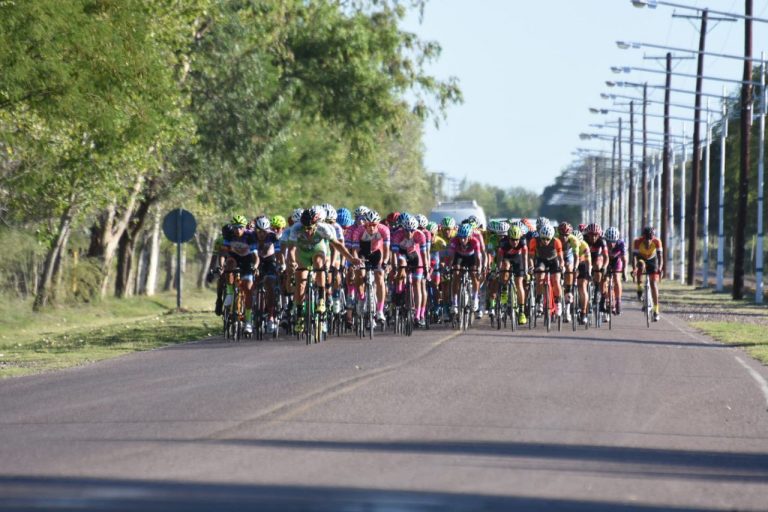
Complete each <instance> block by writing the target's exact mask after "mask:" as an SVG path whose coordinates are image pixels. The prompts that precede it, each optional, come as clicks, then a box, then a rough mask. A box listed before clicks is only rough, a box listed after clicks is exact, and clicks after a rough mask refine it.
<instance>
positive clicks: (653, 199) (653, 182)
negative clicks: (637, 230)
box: [643, 156, 656, 226]
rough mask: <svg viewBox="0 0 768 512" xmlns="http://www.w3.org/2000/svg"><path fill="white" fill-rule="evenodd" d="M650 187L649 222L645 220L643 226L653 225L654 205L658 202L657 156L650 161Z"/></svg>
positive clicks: (648, 187)
mask: <svg viewBox="0 0 768 512" xmlns="http://www.w3.org/2000/svg"><path fill="white" fill-rule="evenodd" d="M646 188H647V189H648V219H647V222H643V226H648V225H653V218H654V213H655V212H654V211H653V207H654V205H655V204H656V157H655V156H652V157H651V158H650V161H649V162H648V183H647V184H646Z"/></svg>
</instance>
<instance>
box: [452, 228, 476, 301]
mask: <svg viewBox="0 0 768 512" xmlns="http://www.w3.org/2000/svg"><path fill="white" fill-rule="evenodd" d="M473 231H474V228H473V227H472V224H471V223H469V222H467V223H464V224H462V225H461V226H460V227H459V230H458V232H457V233H456V236H455V237H453V239H451V243H450V246H449V247H450V248H449V256H448V259H449V261H448V264H449V266H450V267H452V268H453V279H452V285H451V296H452V298H453V308H452V312H453V314H454V315H456V314H458V313H459V285H460V281H459V271H460V269H468V270H469V271H470V272H471V274H470V276H471V279H472V309H473V310H474V311H475V312H477V311H478V310H479V309H480V300H479V293H480V279H479V277H478V275H477V273H478V271H479V269H481V268H482V267H483V253H482V249H481V246H480V241H479V240H478V239H477V237H475V236H473Z"/></svg>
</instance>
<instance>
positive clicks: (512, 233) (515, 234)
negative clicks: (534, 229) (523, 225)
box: [507, 224, 523, 240]
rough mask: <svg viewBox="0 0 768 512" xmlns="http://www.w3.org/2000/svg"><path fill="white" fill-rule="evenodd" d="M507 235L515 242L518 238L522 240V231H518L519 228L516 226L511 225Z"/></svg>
mask: <svg viewBox="0 0 768 512" xmlns="http://www.w3.org/2000/svg"><path fill="white" fill-rule="evenodd" d="M507 233H508V234H509V238H513V239H515V240H516V239H518V238H523V230H522V229H520V226H518V225H517V224H512V226H511V227H510V228H509V231H508V232H507Z"/></svg>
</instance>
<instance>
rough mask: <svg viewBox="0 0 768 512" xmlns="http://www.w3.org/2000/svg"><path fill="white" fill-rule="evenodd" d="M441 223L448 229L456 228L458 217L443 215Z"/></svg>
mask: <svg viewBox="0 0 768 512" xmlns="http://www.w3.org/2000/svg"><path fill="white" fill-rule="evenodd" d="M440 224H441V225H442V226H443V227H444V228H446V229H454V228H455V227H456V219H454V218H453V217H443V220H442V221H440Z"/></svg>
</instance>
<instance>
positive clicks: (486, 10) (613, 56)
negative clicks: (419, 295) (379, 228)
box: [405, 0, 768, 192]
mask: <svg viewBox="0 0 768 512" xmlns="http://www.w3.org/2000/svg"><path fill="white" fill-rule="evenodd" d="M675 3H679V4H685V5H690V6H696V7H708V8H709V9H713V10H718V11H724V12H735V13H741V14H743V12H744V0H709V1H702V0H690V1H686V0H679V1H677V2H675ZM754 11H755V12H754V15H755V16H757V17H763V18H768V0H756V1H755V2H754ZM674 12H677V14H689V15H693V14H695V12H694V11H685V10H681V9H678V10H677V11H675V9H673V8H671V7H665V6H658V7H657V8H656V9H648V8H645V9H638V8H635V7H633V6H632V4H631V2H630V0H581V1H578V0H573V1H568V0H549V1H543V0H538V1H536V0H526V1H522V0H431V1H430V2H429V3H428V4H427V7H426V10H425V13H424V20H423V22H422V23H421V24H419V23H418V19H417V16H416V15H415V14H414V15H413V16H410V17H409V18H408V20H407V21H406V25H405V28H406V29H407V30H410V31H413V32H416V33H417V34H419V36H420V37H421V38H422V39H427V40H436V41H438V42H439V43H440V44H441V46H442V48H443V53H442V56H441V58H440V59H439V61H438V62H437V63H436V64H434V65H432V66H431V67H430V68H429V71H430V72H431V73H432V74H434V75H435V76H437V77H440V78H445V77H448V76H450V75H454V76H457V77H458V78H459V81H460V85H461V88H462V90H463V92H464V98H465V102H464V104H463V105H459V106H454V107H451V108H450V109H449V111H448V118H447V120H445V121H443V122H442V124H441V126H440V128H439V129H435V128H434V127H433V126H432V124H431V123H427V124H426V126H425V145H426V157H425V163H426V166H427V169H428V170H430V171H437V172H445V173H447V174H448V175H450V176H453V177H455V178H458V179H461V178H463V177H465V176H466V177H468V178H469V179H470V180H473V181H480V182H484V183H490V184H494V185H497V186H501V187H503V188H506V187H509V186H523V187H526V188H528V189H531V190H534V191H536V192H541V191H542V190H543V189H544V187H546V186H547V185H550V184H552V183H553V182H554V179H555V177H556V176H557V175H558V174H559V173H560V171H561V170H562V169H563V168H565V167H567V166H568V164H569V163H570V162H572V161H573V160H574V158H575V157H574V156H573V155H572V152H573V151H575V150H576V148H579V147H582V148H595V149H603V150H610V149H611V143H610V142H607V141H606V142H601V141H594V140H592V141H587V142H584V141H581V140H579V134H580V133H582V132H591V133H593V132H602V133H606V134H610V136H613V135H615V134H616V131H615V130H614V129H613V128H610V127H609V128H605V129H602V130H601V129H599V128H594V127H590V126H589V124H590V123H599V124H604V123H605V121H611V122H614V121H616V120H617V119H618V117H620V116H622V114H619V113H610V114H608V115H595V114H591V113H589V110H588V109H589V107H599V108H608V109H621V110H628V108H629V107H626V106H621V105H619V106H613V105H612V103H613V102H612V101H611V100H605V99H601V97H600V94H601V93H613V94H622V95H627V96H635V97H641V96H642V90H640V89H635V88H628V87H627V88H619V87H613V88H609V87H608V86H607V85H606V84H605V81H606V80H613V81H631V82H648V84H649V85H661V86H663V84H664V74H663V70H664V62H663V60H658V61H657V60H645V59H644V58H643V56H644V55H647V56H649V57H653V56H663V55H664V54H665V53H666V50H658V49H650V48H648V49H633V50H621V49H619V48H618V47H617V46H616V41H617V40H624V41H635V42H641V43H652V44H656V45H662V46H673V47H681V48H686V49H691V50H696V49H697V48H698V40H699V24H700V22H699V21H697V20H689V19H681V18H673V16H672V15H673V13H674ZM713 16H715V15H714V14H710V17H713ZM743 50H744V22H743V21H742V20H739V21H737V22H720V23H717V24H716V23H715V22H712V21H711V22H710V23H709V30H708V35H707V45H706V51H707V52H715V53H724V54H733V55H739V54H743ZM761 50H768V24H766V23H758V22H755V23H754V25H753V55H754V56H755V57H757V59H759V57H760V52H761ZM673 55H680V56H684V55H685V56H688V55H690V54H688V53H681V52H673ZM611 66H635V67H643V68H651V69H657V70H659V71H660V72H661V73H650V72H639V71H632V72H631V73H629V74H621V75H617V74H614V73H613V72H612V71H611V69H610V68H611ZM673 67H674V72H675V73H677V72H679V73H689V74H694V75H695V73H696V61H695V60H680V61H678V62H673ZM704 74H705V75H706V76H712V77H721V78H728V79H733V80H737V81H738V80H741V75H742V63H741V61H738V60H729V59H725V58H721V57H709V56H708V57H705V63H704ZM723 85H726V87H727V89H728V92H729V93H732V92H733V91H735V90H736V89H737V88H738V87H739V86H738V84H735V83H734V84H726V83H723V82H717V81H712V80H705V81H704V91H705V92H708V93H712V94H716V95H721V94H722V91H723ZM672 87H673V88H682V89H686V90H690V91H693V90H694V87H695V79H693V78H685V77H678V76H674V75H673V77H672ZM649 99H650V100H655V101H663V99H664V91H663V89H653V88H650V89H649ZM617 101H620V102H624V101H626V102H628V101H629V100H624V99H618V100H617ZM711 101H712V103H711V108H712V109H713V110H716V111H717V112H718V113H717V114H715V116H716V117H719V109H720V102H719V101H718V100H717V99H712V100H711ZM671 102H672V103H680V104H683V105H690V106H691V107H692V106H693V103H694V96H693V95H692V94H683V93H672V98H671ZM703 105H704V106H706V99H705V100H704V102H703ZM637 109H639V102H636V112H638V110H637ZM648 113H649V114H662V113H663V106H662V105H661V104H659V105H655V104H654V105H649V107H648ZM671 115H672V116H679V117H685V118H689V119H691V120H692V119H693V110H692V109H682V108H674V109H673V110H672V113H671ZM624 117H625V118H626V119H628V117H629V115H628V114H627V115H626V116H624ZM684 124H685V125H686V127H685V130H686V132H687V133H688V135H689V136H690V134H691V133H692V131H693V129H692V126H693V123H692V121H691V122H687V123H685V122H683V121H672V130H673V132H677V133H678V134H681V133H682V130H683V125H684ZM640 126H641V125H640V123H639V122H638V123H637V124H636V129H637V130H639V127H640ZM662 128H663V127H662V119H658V118H650V117H649V119H648V130H649V131H658V132H661V131H662ZM636 133H637V134H638V135H639V131H638V132H636ZM625 135H626V132H625ZM650 137H651V136H650V135H649V138H650ZM628 147H629V145H628V144H627V145H626V146H625V150H624V151H625V154H627V153H628Z"/></svg>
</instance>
